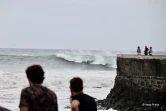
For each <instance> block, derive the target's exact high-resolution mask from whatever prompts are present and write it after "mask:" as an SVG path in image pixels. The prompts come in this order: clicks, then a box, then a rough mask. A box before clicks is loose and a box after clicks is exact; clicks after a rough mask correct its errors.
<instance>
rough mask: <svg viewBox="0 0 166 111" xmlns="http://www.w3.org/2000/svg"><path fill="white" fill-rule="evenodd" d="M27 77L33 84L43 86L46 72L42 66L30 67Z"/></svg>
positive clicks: (27, 70)
mask: <svg viewBox="0 0 166 111" xmlns="http://www.w3.org/2000/svg"><path fill="white" fill-rule="evenodd" d="M26 75H27V78H28V79H29V80H30V81H31V82H32V83H36V84H41V83H42V82H43V80H44V71H43V69H42V67H41V66H40V65H32V66H29V67H28V68H27V69H26Z"/></svg>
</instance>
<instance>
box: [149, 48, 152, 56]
mask: <svg viewBox="0 0 166 111" xmlns="http://www.w3.org/2000/svg"><path fill="white" fill-rule="evenodd" d="M152 53H153V50H152V47H150V50H149V55H150V56H152Z"/></svg>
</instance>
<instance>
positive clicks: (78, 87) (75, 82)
mask: <svg viewBox="0 0 166 111" xmlns="http://www.w3.org/2000/svg"><path fill="white" fill-rule="evenodd" d="M70 88H71V89H72V90H73V91H74V92H80V91H82V90H83V81H82V79H81V78H79V77H74V78H73V79H71V80H70Z"/></svg>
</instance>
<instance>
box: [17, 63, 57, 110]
mask: <svg viewBox="0 0 166 111" xmlns="http://www.w3.org/2000/svg"><path fill="white" fill-rule="evenodd" d="M26 75H27V78H28V81H29V84H30V86H29V87H27V88H25V89H23V90H22V92H21V98H20V104H19V108H20V111H58V104H57V96H56V94H55V93H54V92H53V91H51V90H50V89H48V88H47V87H44V86H42V83H43V80H44V71H43V69H42V67H41V66H40V65H33V66H30V67H28V68H27V70H26Z"/></svg>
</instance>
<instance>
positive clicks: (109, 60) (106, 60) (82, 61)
mask: <svg viewBox="0 0 166 111" xmlns="http://www.w3.org/2000/svg"><path fill="white" fill-rule="evenodd" d="M115 58H116V57H114V56H101V55H72V54H52V55H28V54H22V55H0V61H1V63H5V64H8V62H9V63H11V62H15V63H16V64H17V63H19V64H21V63H22V64H23V63H25V64H26V63H27V62H28V63H31V61H32V62H37V63H43V64H52V65H54V66H57V67H58V65H59V66H61V67H63V66H65V67H68V66H70V65H75V66H76V65H79V66H80V67H83V66H84V67H85V66H87V67H89V68H93V67H96V68H100V67H102V68H104V67H105V68H111V69H114V68H116V64H114V63H115V61H116V60H115Z"/></svg>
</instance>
